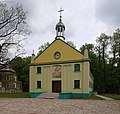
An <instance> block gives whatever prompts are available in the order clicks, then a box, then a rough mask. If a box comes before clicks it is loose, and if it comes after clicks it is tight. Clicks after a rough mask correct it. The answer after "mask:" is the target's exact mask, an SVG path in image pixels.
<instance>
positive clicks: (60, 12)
mask: <svg viewBox="0 0 120 114" xmlns="http://www.w3.org/2000/svg"><path fill="white" fill-rule="evenodd" d="M62 11H64V10H62V7H61V8H60V10H59V11H58V12H60V17H61V16H62Z"/></svg>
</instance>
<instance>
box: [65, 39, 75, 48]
mask: <svg viewBox="0 0 120 114" xmlns="http://www.w3.org/2000/svg"><path fill="white" fill-rule="evenodd" d="M66 43H67V44H68V45H70V46H71V47H73V48H76V46H75V44H74V42H73V41H67V42H66Z"/></svg>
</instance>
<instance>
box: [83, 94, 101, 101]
mask: <svg viewBox="0 0 120 114" xmlns="http://www.w3.org/2000/svg"><path fill="white" fill-rule="evenodd" d="M82 99H84V100H103V99H102V98H100V97H97V96H95V95H92V96H90V97H89V98H82Z"/></svg>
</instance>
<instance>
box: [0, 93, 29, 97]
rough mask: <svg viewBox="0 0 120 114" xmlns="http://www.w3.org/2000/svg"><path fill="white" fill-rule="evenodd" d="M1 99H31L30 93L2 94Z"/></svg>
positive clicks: (0, 94)
mask: <svg viewBox="0 0 120 114" xmlns="http://www.w3.org/2000/svg"><path fill="white" fill-rule="evenodd" d="M0 98H30V96H29V93H25V92H22V93H0Z"/></svg>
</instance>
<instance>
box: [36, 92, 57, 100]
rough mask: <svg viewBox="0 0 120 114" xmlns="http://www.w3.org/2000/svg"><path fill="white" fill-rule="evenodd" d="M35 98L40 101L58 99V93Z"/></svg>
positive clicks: (44, 94) (43, 94)
mask: <svg viewBox="0 0 120 114" xmlns="http://www.w3.org/2000/svg"><path fill="white" fill-rule="evenodd" d="M37 98H41V99H58V98H59V93H42V94H40V95H39V96H38V97H37Z"/></svg>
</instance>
